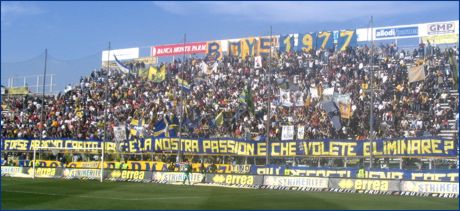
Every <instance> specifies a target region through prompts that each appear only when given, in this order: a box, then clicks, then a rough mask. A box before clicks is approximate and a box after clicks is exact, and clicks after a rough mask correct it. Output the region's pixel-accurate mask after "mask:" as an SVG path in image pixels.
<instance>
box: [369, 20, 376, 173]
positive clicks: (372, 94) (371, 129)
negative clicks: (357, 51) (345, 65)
mask: <svg viewBox="0 0 460 211" xmlns="http://www.w3.org/2000/svg"><path fill="white" fill-rule="evenodd" d="M371 40H372V45H371V61H370V66H371V69H370V73H371V78H370V80H371V81H370V91H371V105H370V117H369V126H370V134H369V140H370V151H371V152H370V162H369V168H372V166H373V165H372V163H373V160H374V156H373V154H374V146H373V144H374V50H375V49H374V18H373V17H372V16H371Z"/></svg>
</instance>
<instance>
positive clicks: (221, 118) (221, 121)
mask: <svg viewBox="0 0 460 211" xmlns="http://www.w3.org/2000/svg"><path fill="white" fill-rule="evenodd" d="M222 124H224V112H223V111H221V112H220V113H219V114H218V115H217V116H216V125H218V126H222Z"/></svg>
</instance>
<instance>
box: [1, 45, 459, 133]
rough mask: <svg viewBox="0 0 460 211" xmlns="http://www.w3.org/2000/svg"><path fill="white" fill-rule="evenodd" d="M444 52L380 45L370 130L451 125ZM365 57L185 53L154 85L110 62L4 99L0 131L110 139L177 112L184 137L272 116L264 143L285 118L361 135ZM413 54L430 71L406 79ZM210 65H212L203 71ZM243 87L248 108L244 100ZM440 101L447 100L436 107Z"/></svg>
mask: <svg viewBox="0 0 460 211" xmlns="http://www.w3.org/2000/svg"><path fill="white" fill-rule="evenodd" d="M448 51H452V52H453V54H454V56H455V58H456V59H457V60H456V62H457V61H458V49H457V48H449V49H445V50H441V49H440V48H439V47H433V46H429V48H428V47H425V46H424V45H423V46H422V45H421V46H420V48H418V49H414V50H413V51H404V50H399V49H398V47H397V46H396V45H381V46H378V47H376V50H375V53H374V58H373V63H374V65H375V68H374V84H375V86H374V88H375V89H374V93H375V101H374V102H375V103H374V105H373V107H374V115H375V120H374V122H375V125H374V128H375V131H376V137H384V138H389V137H409V136H422V135H430V134H431V135H433V134H437V133H439V131H440V130H441V129H447V128H449V124H448V120H449V119H454V118H455V115H456V113H457V112H458V99H457V96H450V95H448V94H447V93H449V90H451V89H455V90H456V89H457V87H455V82H454V80H452V78H453V68H452V67H451V66H450V65H449V56H448V55H449V53H448ZM371 55H372V54H371V49H370V48H369V47H368V46H361V47H356V48H348V49H347V50H346V51H343V52H333V51H331V50H312V51H311V52H309V53H300V52H299V53H281V54H279V55H278V54H277V55H274V56H273V58H272V59H271V61H272V65H271V67H272V68H268V67H269V64H268V61H269V60H268V58H267V57H263V64H262V67H261V68H254V57H248V58H247V59H244V60H243V59H242V58H241V57H234V56H223V58H222V59H221V60H220V61H217V63H215V64H214V63H211V62H209V61H207V60H206V59H200V58H192V57H191V58H187V59H186V60H185V61H181V60H174V61H173V62H171V63H161V64H159V66H161V65H166V70H167V77H166V79H165V80H164V81H163V82H159V83H158V82H154V81H152V80H148V79H146V78H143V77H140V74H138V73H139V71H140V70H142V69H147V68H148V67H145V66H143V65H142V64H139V65H137V67H136V68H133V69H136V71H132V74H131V75H127V74H125V73H122V72H121V71H118V70H117V69H116V68H112V69H110V70H108V69H107V68H102V69H100V70H97V71H96V70H95V71H93V72H92V73H91V74H90V75H88V76H85V77H82V78H81V79H80V83H78V84H77V85H75V86H69V87H68V89H66V90H65V92H62V93H59V94H58V95H55V96H46V97H45V98H44V100H43V99H42V97H41V96H33V95H28V96H19V97H18V96H15V97H4V98H3V99H2V104H3V105H5V107H3V108H2V109H3V110H4V111H8V112H2V122H1V126H2V130H1V135H2V137H3V138H39V137H40V136H41V137H42V138H74V139H103V138H104V133H105V131H107V135H108V137H107V138H108V140H112V139H113V138H114V133H113V127H114V126H119V125H125V126H126V128H127V134H128V135H129V136H137V135H140V134H143V135H144V136H149V135H152V134H153V132H154V131H155V128H154V126H155V123H156V122H158V121H159V120H162V119H163V118H164V117H165V116H168V117H169V118H172V116H176V117H179V118H180V119H182V122H183V124H182V127H181V130H182V132H181V134H182V135H183V136H186V137H232V138H246V139H258V140H259V139H264V138H265V137H266V134H267V131H266V130H267V124H266V123H267V118H270V127H269V134H270V140H280V138H281V132H282V129H281V128H282V126H283V125H295V126H296V127H297V126H300V125H301V126H305V137H304V139H319V138H332V139H347V138H351V139H365V138H367V137H368V136H369V133H368V132H369V130H370V127H369V113H370V108H369V106H370V96H371V95H370V92H369V91H368V90H370V88H371V86H370V84H369V81H370V73H371V67H370V63H371V60H372V57H371ZM419 60H424V61H425V62H424V65H425V75H426V78H425V79H424V80H422V81H418V82H413V83H409V81H408V69H409V68H410V67H411V66H413V65H415V63H416V62H417V61H419ZM206 62H207V65H208V66H209V69H207V68H203V64H204V63H206ZM204 69H206V70H205V71H204ZM269 70H271V73H272V74H271V79H272V80H271V82H270V81H269V80H268V79H269V77H268V76H269V75H270V74H269ZM177 77H179V78H182V79H184V80H186V81H188V83H190V84H191V89H190V91H187V90H184V89H181V88H180V87H179V86H178V83H177ZM247 87H249V89H250V95H249V96H251V97H252V102H253V107H254V109H249V108H248V106H247V102H242V101H241V96H242V95H243V92H245V90H246V89H247ZM312 87H314V88H316V89H317V90H318V97H316V96H313V95H312V93H310V88H312ZM327 88H333V89H334V93H337V94H349V96H350V98H351V110H352V115H351V117H350V118H348V119H345V118H342V119H341V127H340V128H336V127H335V126H334V124H332V123H331V116H330V114H328V112H326V111H325V109H324V108H323V106H322V103H321V102H322V101H324V100H326V99H327V98H326V97H327V96H325V95H324V94H323V93H321V92H322V90H325V89H327ZM280 89H283V90H291V92H290V93H291V96H290V98H291V102H292V103H293V104H295V105H294V106H290V107H287V106H283V105H281V104H280V101H281V100H280V97H279V93H280ZM296 93H303V96H301V97H302V98H301V99H300V101H301V102H303V103H302V105H297V104H296V103H295V102H297V101H299V99H298V97H299V95H297V94H296ZM268 101H270V102H271V103H270V104H271V116H270V117H268ZM442 103H448V104H449V106H448V107H446V106H441V104H442ZM43 106H44V109H42V107H43ZM181 109H183V110H181ZM222 111H223V112H224V113H223V114H224V121H223V124H216V121H215V119H216V116H217V115H218V114H220V113H221V112H222ZM42 112H43V113H42ZM181 113H183V116H184V117H182V118H181V116H180V115H181ZM42 114H43V119H42ZM133 119H135V120H144V125H143V129H142V133H139V134H136V135H134V134H131V133H129V132H128V131H129V129H132V128H133V125H131V124H130V123H131V121H132V120H133ZM104 127H106V128H104ZM105 129H107V130H105ZM176 129H179V128H176Z"/></svg>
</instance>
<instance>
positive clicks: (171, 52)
mask: <svg viewBox="0 0 460 211" xmlns="http://www.w3.org/2000/svg"><path fill="white" fill-rule="evenodd" d="M206 46H207V42H196V43H186V44H185V46H184V44H173V45H160V46H152V47H151V49H150V56H158V57H159V56H175V55H182V54H184V49H185V54H195V53H206Z"/></svg>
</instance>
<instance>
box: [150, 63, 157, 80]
mask: <svg viewBox="0 0 460 211" xmlns="http://www.w3.org/2000/svg"><path fill="white" fill-rule="evenodd" d="M157 72H158V70H157V68H156V67H152V66H150V69H149V73H148V79H149V80H153V79H154V78H155V75H157Z"/></svg>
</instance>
